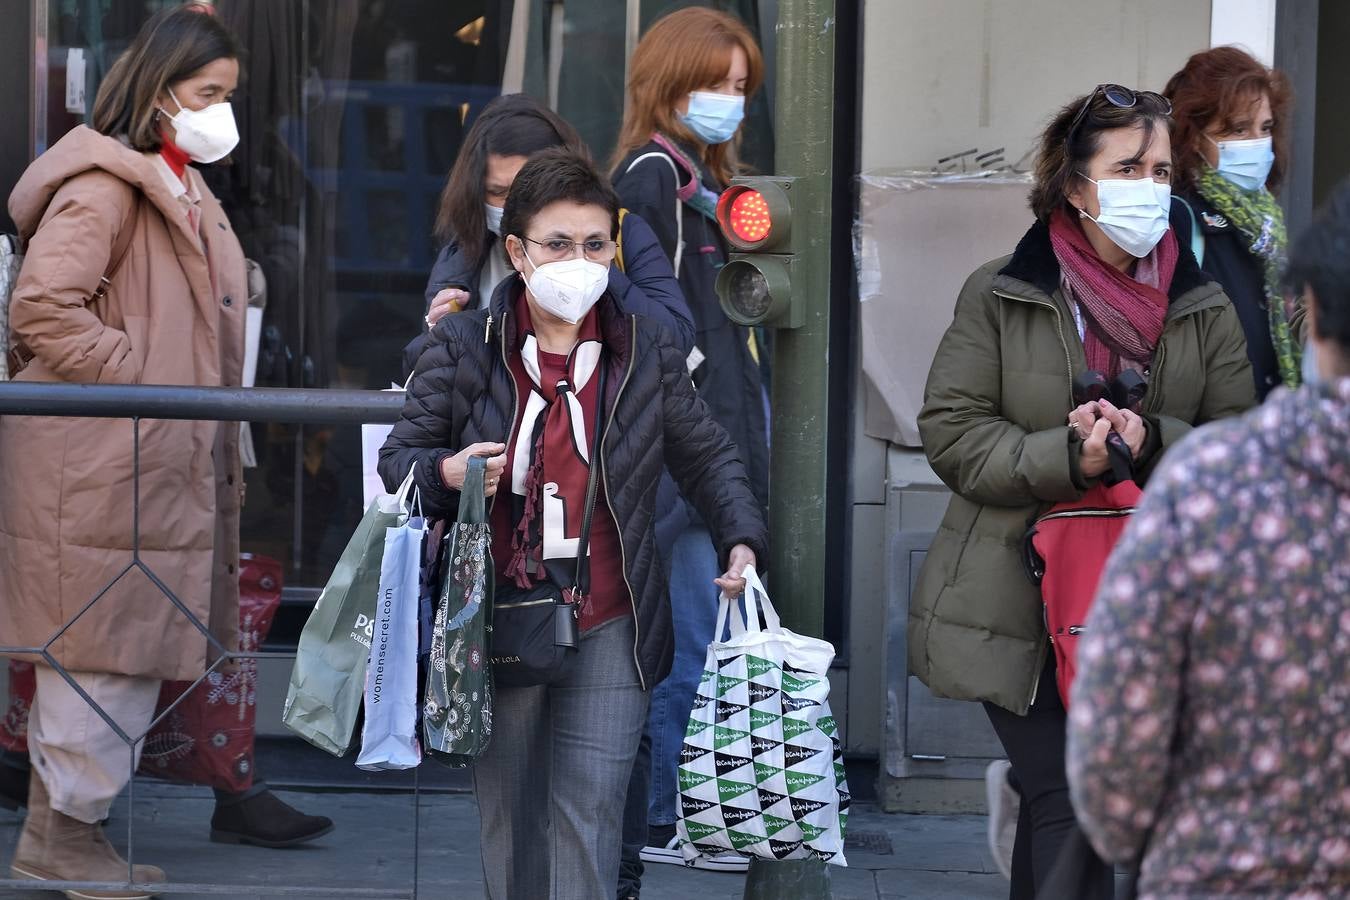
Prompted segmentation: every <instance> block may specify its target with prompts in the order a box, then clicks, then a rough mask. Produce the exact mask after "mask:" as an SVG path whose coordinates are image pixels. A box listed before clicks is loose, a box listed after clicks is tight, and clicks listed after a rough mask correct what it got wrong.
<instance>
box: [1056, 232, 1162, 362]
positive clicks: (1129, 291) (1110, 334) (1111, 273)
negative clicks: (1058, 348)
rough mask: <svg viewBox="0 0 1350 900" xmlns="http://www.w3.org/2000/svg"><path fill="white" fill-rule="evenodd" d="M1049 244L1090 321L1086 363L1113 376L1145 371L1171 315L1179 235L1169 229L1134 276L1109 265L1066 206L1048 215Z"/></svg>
mask: <svg viewBox="0 0 1350 900" xmlns="http://www.w3.org/2000/svg"><path fill="white" fill-rule="evenodd" d="M1050 243H1051V245H1052V246H1053V247H1054V250H1055V258H1056V259H1058V260H1059V268H1060V272H1061V274H1062V278H1063V281H1064V288H1065V293H1066V294H1067V295H1068V300H1069V303H1070V304H1071V305H1072V304H1077V306H1078V308H1079V309H1080V310H1082V313H1083V318H1084V319H1085V320H1086V321H1087V329H1086V333H1085V334H1084V336H1083V349H1084V350H1085V351H1086V353H1087V363H1088V368H1089V369H1092V370H1094V371H1097V372H1101V373H1103V374H1105V375H1106V377H1107V378H1114V377H1115V376H1117V375H1119V374H1120V373H1121V371H1122V370H1124V369H1137V370H1139V371H1140V372H1141V373H1142V372H1143V371H1144V370H1145V369H1147V368H1148V367H1149V365H1150V364H1151V363H1152V361H1153V351H1154V350H1155V349H1156V348H1157V346H1158V339H1159V338H1160V337H1162V332H1163V320H1164V318H1165V317H1166V315H1167V303H1168V289H1169V288H1170V287H1171V286H1172V274H1173V273H1174V272H1175V271H1176V268H1177V253H1178V251H1177V239H1176V235H1174V234H1173V233H1172V230H1171V229H1170V228H1169V229H1168V230H1167V232H1166V233H1165V234H1164V235H1163V237H1162V240H1161V241H1159V242H1158V246H1156V247H1154V248H1153V252H1152V253H1150V254H1149V255H1148V256H1146V257H1144V258H1143V259H1141V260H1139V262H1138V264H1137V265H1136V266H1135V272H1134V275H1133V276H1130V275H1127V274H1126V273H1124V272H1122V271H1120V270H1119V269H1117V268H1116V267H1115V266H1110V265H1107V264H1106V263H1105V262H1103V261H1102V258H1101V257H1100V256H1098V255H1097V251H1096V250H1094V249H1092V244H1091V243H1089V242H1088V239H1087V235H1086V234H1084V233H1083V229H1082V227H1081V226H1080V225H1079V224H1078V223H1077V222H1075V221H1074V220H1073V219H1071V218H1070V217H1069V214H1068V213H1067V212H1065V211H1064V210H1063V209H1060V210H1056V211H1055V214H1054V215H1053V216H1051V218H1050Z"/></svg>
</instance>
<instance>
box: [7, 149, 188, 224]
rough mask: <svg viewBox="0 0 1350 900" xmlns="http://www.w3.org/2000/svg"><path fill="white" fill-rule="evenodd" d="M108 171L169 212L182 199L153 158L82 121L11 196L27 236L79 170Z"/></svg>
mask: <svg viewBox="0 0 1350 900" xmlns="http://www.w3.org/2000/svg"><path fill="white" fill-rule="evenodd" d="M94 171H103V172H107V173H108V174H110V175H113V176H115V177H117V178H120V179H121V180H122V181H125V182H126V183H127V184H128V185H130V186H131V187H133V188H135V189H137V190H139V191H140V192H141V193H143V194H144V195H145V196H146V197H148V198H149V199H150V201H151V202H152V203H154V205H155V206H156V207H158V208H159V210H160V211H161V212H164V213H166V216H167V215H169V214H172V213H173V212H174V211H175V210H176V209H177V206H178V201H177V200H176V199H175V198H174V196H173V194H172V193H171V192H170V190H169V187H168V185H166V184H165V183H164V178H163V177H162V176H161V175H160V173H159V171H158V170H157V169H156V168H155V164H154V161H153V158H152V157H151V156H148V155H146V154H144V153H141V152H140V151H138V150H133V149H132V148H131V147H129V146H127V145H126V144H124V143H122V142H121V141H119V140H117V139H116V138H111V137H108V136H107V135H103V134H99V133H98V132H97V131H94V130H93V129H92V128H89V127H88V126H86V125H80V126H78V127H76V128H74V129H72V130H71V131H70V132H68V133H67V134H66V135H65V136H64V137H62V138H61V140H59V141H57V142H56V143H55V144H54V145H52V147H51V148H50V149H48V150H47V152H46V153H44V154H42V155H41V156H39V157H38V158H37V159H36V160H34V161H33V164H32V165H30V166H29V167H28V169H27V170H26V171H25V172H24V173H23V177H21V178H20V179H19V183H18V184H16V185H15V186H14V191H13V193H11V194H10V195H9V214H10V217H11V218H13V219H14V224H15V225H17V226H18V228H19V234H20V236H21V237H22V238H23V239H24V240H25V241H27V240H28V239H29V238H31V237H32V236H33V233H34V232H36V231H37V227H38V224H39V223H40V222H41V221H42V216H43V214H44V213H45V212H46V211H47V207H48V206H49V205H50V204H51V201H52V197H53V196H55V194H56V192H57V191H58V190H60V188H61V186H62V185H63V184H65V183H66V182H67V181H69V180H70V179H72V178H74V177H76V176H77V175H83V174H84V173H86V172H94Z"/></svg>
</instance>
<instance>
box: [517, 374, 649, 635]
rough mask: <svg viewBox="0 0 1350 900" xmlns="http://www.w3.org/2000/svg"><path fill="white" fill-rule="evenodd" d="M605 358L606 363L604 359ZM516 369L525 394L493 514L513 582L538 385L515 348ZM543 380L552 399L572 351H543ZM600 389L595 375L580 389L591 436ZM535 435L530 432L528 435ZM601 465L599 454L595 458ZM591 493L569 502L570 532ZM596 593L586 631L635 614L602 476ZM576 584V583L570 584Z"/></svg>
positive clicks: (584, 612)
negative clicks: (523, 443)
mask: <svg viewBox="0 0 1350 900" xmlns="http://www.w3.org/2000/svg"><path fill="white" fill-rule="evenodd" d="M602 364H603V363H602ZM510 366H511V375H512V377H513V378H515V380H516V390H517V391H518V392H519V395H520V397H521V403H520V404H519V407H520V408H519V409H517V410H516V421H515V422H514V423H513V429H512V438H511V444H510V446H508V447H507V448H506V469H505V470H504V471H503V472H502V477H501V481H499V482H498V491H497V494H498V496H497V502H496V503H494V504H493V506H492V513H491V516H490V519H491V525H492V558H493V560H495V562H496V566H497V583H498V584H503V585H505V584H511V583H513V580H512V579H510V578H509V577H508V576H507V575H506V574H505V569H506V566H507V563H509V562H510V560H511V553H512V551H511V535H512V533H513V531H514V530H515V525H516V521H517V520H516V513H515V509H516V508H517V506H518V505H519V504H518V502H516V501H517V498H515V497H513V496H512V495H511V483H512V467H513V465H512V464H513V461H514V460H515V455H516V444H517V443H518V442H519V441H520V439H521V434H520V423H521V420H522V419H523V418H524V416H525V403H524V398H526V397H528V396H529V395H530V392H531V391H533V390H534V384H533V382H531V381H530V376H529V374H528V373H527V372H526V371H525V366H524V364H523V363H522V362H521V359H520V354H519V353H513V354H511V359H510ZM539 369H540V375H541V378H540V381H541V382H542V384H543V385H544V388H543V390H542V393H543V394H544V399H546V400H552V399H553V395H552V387H551V386H552V385H554V384H556V383H557V382H558V380H559V379H560V378H562V377H564V376H565V375H566V373H567V357H566V356H563V355H561V354H556V353H545V352H544V351H543V350H540V351H539ZM598 389H599V378H591V379H590V381H589V382H588V383H587V384H586V387H585V388H583V389H582V390H581V391H580V392H579V393H578V394H577V400H578V401H579V402H580V404H581V409H582V412H583V415H584V416H585V419H586V435H587V440H590V439H592V437H593V436H594V434H595V411H596V410H595V400H596V396H595V395H596V391H597V390H598ZM529 439H530V436H529V435H526V436H525V440H527V441H528V440H529ZM593 464H595V465H599V460H598V459H596V460H594V461H593ZM584 507H585V498H584V497H583V498H578V499H577V500H576V503H575V505H573V504H571V503H569V504H568V507H567V515H566V517H565V518H566V529H567V535H566V536H567V537H568V538H575V537H578V536H579V535H580V533H581V513H582V512H583V511H584ZM590 560H591V563H590V566H591V593H590V597H589V598H587V600H586V601H584V602H583V603H582V605H581V621H580V627H581V630H582V631H586V630H587V629H590V628H594V627H595V626H597V625H600V624H603V623H605V622H608V621H610V620H611V619H617V618H618V617H619V616H626V615H632V613H633V601H632V597H631V596H630V594H629V591H628V585H627V583H626V582H625V580H624V574H623V550H622V548H621V547H620V544H619V529H618V527H617V526H616V525H615V524H614V515H613V513H611V512H610V508H609V504H608V502H607V501H606V499H605V483H604V479H603V478H602V479H601V480H600V483H599V485H598V490H597V492H596V498H595V515H594V516H593V517H592V521H591V540H590ZM564 587H566V588H571V585H565V586H564Z"/></svg>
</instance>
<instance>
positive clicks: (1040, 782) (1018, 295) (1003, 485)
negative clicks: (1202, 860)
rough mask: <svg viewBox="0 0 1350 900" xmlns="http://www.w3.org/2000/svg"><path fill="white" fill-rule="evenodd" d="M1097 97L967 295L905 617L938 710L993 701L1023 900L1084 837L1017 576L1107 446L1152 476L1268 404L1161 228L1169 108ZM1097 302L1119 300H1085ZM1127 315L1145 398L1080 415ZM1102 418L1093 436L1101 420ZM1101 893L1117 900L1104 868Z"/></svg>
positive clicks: (1034, 611)
mask: <svg viewBox="0 0 1350 900" xmlns="http://www.w3.org/2000/svg"><path fill="white" fill-rule="evenodd" d="M1103 87H1106V89H1105V90H1104V89H1103V88H1102V87H1099V88H1098V89H1097V90H1096V91H1094V92H1093V93H1092V94H1091V95H1088V96H1087V97H1085V98H1079V100H1078V101H1076V102H1075V103H1073V104H1070V105H1069V106H1067V107H1065V108H1064V110H1063V111H1062V112H1061V113H1060V114H1059V115H1058V116H1057V117H1056V118H1055V120H1054V121H1053V122H1052V123H1051V125H1050V126H1049V127H1048V128H1047V130H1046V133H1045V135H1044V137H1043V139H1042V148H1041V155H1040V160H1039V162H1038V166H1037V172H1036V174H1037V184H1036V187H1035V189H1034V190H1033V193H1032V198H1031V199H1032V208H1033V210H1034V211H1035V212H1036V214H1037V221H1036V223H1035V224H1034V225H1032V227H1031V228H1030V230H1029V231H1028V232H1027V233H1026V235H1025V236H1024V237H1023V239H1022V241H1021V242H1020V243H1019V244H1018V246H1017V249H1016V251H1015V252H1014V253H1013V254H1012V256H1010V257H1005V258H1003V259H999V260H995V261H994V262H991V263H988V264H987V265H985V266H983V267H981V268H980V269H978V270H977V271H976V272H975V273H974V274H972V275H971V276H970V278H969V279H968V280H967V281H966V284H965V287H964V288H963V289H962V291H961V294H960V296H959V297H958V299H957V302H956V310H955V314H954V318H953V321H952V324H951V326H950V327H949V328H948V330H947V333H946V334H945V336H944V337H943V339H942V342H941V344H940V345H939V347H938V351H937V355H936V357H935V359H934V361H933V365H932V369H931V371H930V373H929V376H928V383H927V387H926V392H925V403H924V407H923V410H922V412H921V413H920V415H919V430H920V434H921V435H922V438H923V446H924V451H925V453H926V454H927V456H928V460H929V462H930V463H931V465H932V466H933V469H934V471H935V472H936V473H937V474H938V476H939V477H941V478H942V480H943V482H944V483H946V484H947V486H948V487H950V488H951V489H952V491H953V492H954V496H953V497H952V500H951V504H950V506H949V507H948V510H947V514H946V517H945V518H944V519H943V522H942V525H941V527H940V528H939V530H938V532H937V536H936V538H935V540H934V542H933V544H932V547H931V548H930V550H929V552H928V555H927V559H926V561H925V564H924V568H923V571H922V572H921V574H920V576H919V581H918V584H917V585H916V588H915V591H914V594H913V596H912V599H911V605H910V613H909V622H908V643H909V664H910V669H911V671H913V673H914V674H915V675H917V676H918V677H919V679H920V680H922V681H923V682H924V683H925V684H927V685H928V687H929V688H930V689H931V690H932V691H933V693H935V694H937V695H938V696H942V697H950V698H955V699H960V700H976V701H983V702H984V703H985V706H986V710H987V711H988V713H989V717H990V720H991V722H992V723H993V725H994V727H995V730H996V732H998V734H999V737H1000V740H1001V741H1002V743H1003V745H1004V747H1005V749H1006V750H1007V752H1008V756H1009V758H1010V760H1011V762H1012V767H1013V773H1014V775H1016V776H1017V780H1018V781H1020V782H1021V789H1022V797H1023V803H1022V806H1023V810H1022V818H1021V819H1020V820H1019V825H1026V826H1027V827H1029V828H1031V829H1032V831H1031V835H1030V836H1027V837H1026V843H1027V846H1026V847H1025V848H1022V849H1019V850H1017V851H1015V852H1014V863H1013V877H1014V886H1013V896H1014V897H1023V896H1032V894H1031V893H1029V892H1028V891H1029V890H1034V889H1035V883H1036V882H1043V881H1044V877H1045V875H1046V874H1048V869H1049V867H1050V866H1051V865H1052V864H1053V861H1054V858H1055V856H1056V855H1057V853H1058V850H1059V846H1060V845H1061V844H1062V841H1063V837H1064V835H1065V834H1066V833H1067V832H1068V830H1069V829H1071V828H1072V826H1073V815H1072V809H1071V807H1070V806H1069V804H1068V799H1067V782H1066V781H1065V779H1064V773H1063V753H1064V751H1063V734H1064V721H1065V714H1064V709H1063V706H1062V704H1061V703H1060V702H1059V698H1058V696H1057V691H1056V688H1055V680H1054V665H1053V654H1051V653H1048V645H1047V639H1046V631H1045V625H1044V618H1043V607H1042V604H1041V597H1040V591H1039V589H1038V588H1037V587H1036V586H1035V585H1033V584H1032V583H1031V581H1030V579H1029V578H1028V577H1027V575H1026V572H1025V569H1024V566H1023V563H1022V557H1021V543H1022V539H1023V536H1024V535H1025V533H1026V531H1027V528H1028V525H1029V523H1030V521H1031V520H1032V519H1034V518H1035V517H1036V516H1037V515H1038V514H1039V513H1042V512H1044V511H1045V510H1046V509H1048V508H1049V506H1050V505H1052V504H1054V503H1056V502H1059V501H1068V500H1075V499H1077V498H1079V497H1080V496H1081V494H1082V493H1083V492H1084V491H1085V490H1086V489H1087V488H1088V487H1089V486H1090V484H1091V483H1092V481H1093V480H1095V476H1096V475H1097V474H1100V472H1101V471H1102V470H1103V468H1104V465H1105V456H1106V454H1105V441H1106V434H1107V432H1109V431H1111V430H1116V431H1119V432H1121V434H1122V436H1123V437H1124V438H1125V439H1126V442H1127V444H1129V446H1130V449H1131V451H1132V452H1133V454H1134V457H1135V468H1136V471H1138V472H1142V473H1143V474H1144V475H1145V476H1146V475H1147V473H1148V472H1149V471H1150V470H1151V468H1152V466H1153V465H1154V464H1155V463H1156V462H1157V460H1158V459H1159V457H1160V456H1161V455H1162V453H1163V451H1164V450H1165V449H1166V448H1167V447H1169V446H1171V445H1172V444H1173V443H1175V442H1176V441H1177V440H1179V439H1180V438H1181V437H1182V436H1184V435H1185V434H1186V433H1187V432H1189V431H1190V430H1191V429H1192V427H1194V426H1196V425H1200V424H1203V423H1205V422H1208V421H1211V420H1213V419H1218V418H1221V417H1224V416H1230V415H1234V414H1237V413H1240V412H1242V411H1243V410H1244V409H1246V408H1248V407H1249V406H1251V405H1253V404H1254V402H1255V396H1254V390H1253V382H1252V375H1251V369H1250V365H1249V363H1248V360H1247V353H1246V344H1245V339H1244V337H1243V332H1242V328H1241V326H1240V324H1239V321H1238V318H1237V316H1236V314H1235V312H1234V310H1233V308H1232V305H1231V304H1230V303H1229V301H1228V298H1227V297H1226V296H1225V295H1224V293H1223V291H1222V289H1221V288H1220V287H1219V286H1218V285H1217V284H1215V283H1213V282H1212V281H1210V280H1209V278H1208V276H1206V275H1205V274H1204V273H1202V272H1201V271H1200V269H1199V267H1198V266H1197V265H1196V262H1195V259H1194V257H1193V256H1192V255H1191V253H1190V251H1189V249H1188V248H1186V247H1184V246H1179V245H1178V243H1177V241H1176V239H1175V237H1174V236H1172V235H1171V234H1169V233H1167V231H1166V223H1167V203H1166V202H1157V203H1156V205H1157V209H1156V210H1155V209H1153V205H1154V204H1155V201H1154V198H1155V196H1156V197H1157V200H1158V201H1163V200H1165V196H1166V192H1167V187H1166V185H1167V182H1168V180H1169V177H1170V144H1169V141H1168V135H1167V121H1168V120H1167V112H1168V111H1170V106H1167V105H1166V100H1164V99H1163V98H1161V97H1158V96H1157V95H1155V94H1146V93H1140V94H1136V93H1135V92H1133V91H1128V90H1127V89H1125V88H1118V87H1117V86H1109V87H1107V86H1103ZM1089 176H1090V177H1089ZM1098 183H1100V184H1098ZM1122 195H1126V196H1128V198H1129V200H1128V202H1127V203H1125V204H1121V203H1120V202H1119V198H1120V197H1121V196H1122ZM1122 206H1123V207H1125V209H1124V214H1123V215H1122V214H1121V213H1122ZM1131 248H1132V249H1131ZM1075 251H1076V253H1077V255H1075ZM1061 259H1064V260H1068V262H1065V263H1062V262H1061ZM1066 266H1067V267H1068V269H1067V271H1066V268H1065V267H1066ZM1112 268H1114V269H1115V271H1114V272H1112V271H1110V270H1111V269H1112ZM1155 272H1156V273H1161V274H1155ZM1122 275H1124V276H1126V277H1124V278H1122V277H1121V276H1122ZM1078 276H1081V277H1078ZM1150 276H1152V277H1153V278H1154V281H1153V282H1149V281H1148V279H1149V277H1150ZM1075 277H1077V280H1074V279H1075ZM1130 279H1134V280H1133V281H1132V280H1130ZM1097 284H1110V285H1112V287H1110V288H1103V290H1102V292H1101V293H1099V294H1097V295H1092V293H1091V292H1090V291H1088V290H1085V285H1088V286H1091V285H1097ZM1141 285H1143V286H1141ZM1150 291H1151V292H1150ZM1121 296H1127V297H1128V299H1129V300H1131V301H1134V300H1136V299H1137V297H1140V296H1142V297H1144V298H1146V299H1147V298H1153V299H1152V306H1151V307H1149V304H1148V303H1147V302H1143V303H1141V305H1142V306H1143V307H1147V308H1148V311H1147V312H1145V313H1143V314H1142V315H1143V316H1144V317H1145V318H1147V317H1149V316H1150V315H1151V316H1152V317H1153V318H1152V320H1151V321H1152V325H1151V326H1150V327H1151V328H1152V335H1153V338H1152V340H1150V341H1148V342H1147V349H1148V351H1149V352H1148V353H1146V354H1144V355H1143V358H1141V355H1140V353H1139V352H1136V353H1135V355H1134V356H1131V357H1130V360H1124V359H1123V357H1122V356H1121V355H1120V354H1119V353H1117V354H1116V355H1113V356H1111V357H1110V358H1111V361H1112V364H1113V368H1115V369H1119V368H1120V367H1121V365H1122V364H1124V367H1126V368H1134V369H1135V370H1137V371H1140V372H1141V373H1142V374H1143V375H1144V376H1145V377H1146V379H1147V381H1148V383H1149V386H1148V391H1147V394H1146V396H1145V397H1144V400H1143V401H1142V404H1141V405H1140V406H1139V407H1138V408H1137V409H1136V410H1134V411H1130V412H1123V411H1120V410H1116V409H1114V408H1109V409H1107V410H1098V411H1097V412H1093V410H1090V409H1087V408H1085V407H1083V408H1079V409H1078V410H1075V404H1074V403H1073V389H1072V383H1073V379H1074V377H1075V376H1076V375H1078V374H1080V373H1082V372H1084V371H1086V370H1088V369H1089V368H1102V366H1100V365H1098V366H1092V367H1090V366H1089V365H1088V358H1089V351H1088V350H1087V349H1085V345H1086V346H1087V347H1091V348H1093V349H1092V351H1091V352H1092V353H1094V354H1096V355H1095V357H1094V358H1095V359H1097V360H1099V361H1100V360H1101V359H1103V356H1102V353H1103V351H1102V349H1101V348H1102V347H1104V346H1105V347H1109V348H1112V350H1113V351H1114V350H1115V348H1118V347H1120V346H1122V342H1121V341H1119V340H1117V339H1118V338H1119V337H1120V335H1119V333H1117V332H1115V331H1110V330H1109V329H1106V327H1105V326H1101V327H1099V326H1098V324H1097V323H1098V322H1100V321H1103V315H1102V312H1103V310H1104V309H1105V311H1106V313H1107V314H1110V309H1106V307H1108V306H1110V304H1111V302H1112V298H1114V301H1115V302H1116V303H1117V304H1121V305H1123V306H1124V307H1129V304H1128V303H1127V302H1124V301H1121V300H1120V297H1121ZM1103 297H1105V298H1108V299H1106V300H1103V299H1102V298H1103ZM1134 309H1135V307H1129V309H1128V314H1129V315H1135V314H1136V313H1135V312H1134ZM1125 317H1126V313H1124V312H1123V313H1121V318H1125ZM1144 331H1145V332H1148V331H1149V328H1145V329H1144ZM1132 334H1133V333H1132ZM1094 341H1096V342H1097V343H1095V344H1094ZM1126 343H1128V342H1126ZM1106 374H1107V375H1108V377H1110V376H1111V375H1113V374H1115V372H1114V371H1113V372H1108V373H1106ZM1108 413H1109V417H1110V421H1109V422H1108V424H1105V425H1101V426H1100V427H1099V429H1098V430H1097V431H1096V432H1094V431H1093V427H1094V418H1095V417H1097V416H1100V418H1101V421H1103V422H1107V421H1108V420H1107V416H1108ZM1071 414H1072V415H1073V416H1074V417H1076V418H1071ZM1074 426H1079V427H1078V430H1076V429H1075V427H1074ZM1047 695H1048V696H1047ZM1042 803H1044V804H1048V805H1049V806H1048V807H1047V808H1039V809H1037V808H1036V807H1037V804H1042ZM1033 819H1034V820H1035V821H1034V824H1033V822H1032V820H1033ZM1023 838H1024V836H1023V835H1019V846H1020V845H1021V843H1022V840H1023ZM1033 839H1034V840H1035V843H1034V845H1033V843H1032V842H1033ZM1019 854H1021V855H1023V859H1022V860H1021V862H1020V863H1019V861H1018V856H1019ZM1033 869H1034V873H1035V874H1034V877H1033V875H1032V870H1033ZM1019 872H1020V874H1019ZM1102 880H1103V885H1102V892H1103V896H1106V895H1107V894H1108V892H1109V880H1110V870H1109V867H1103V869H1102ZM1019 882H1020V883H1019Z"/></svg>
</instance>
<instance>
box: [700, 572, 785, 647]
mask: <svg viewBox="0 0 1350 900" xmlns="http://www.w3.org/2000/svg"><path fill="white" fill-rule="evenodd" d="M741 577H743V578H744V579H745V591H744V593H742V594H741V596H740V597H729V596H727V595H726V594H722V595H721V599H720V601H719V603H718V607H717V631H716V634H717V640H719V641H720V640H721V639H722V634H723V633H724V632H725V631H726V629H727V627H728V626H730V628H731V637H732V638H733V639H735V638H738V637H740V636H741V635H743V634H746V633H747V632H749V633H751V634H757V633H759V632H761V631H765V632H768V633H770V634H777V633H779V632H781V631H782V630H783V623H782V620H780V619H779V618H778V611H777V610H776V609H774V608H773V602H772V601H771V600H769V592H768V591H766V590H765V589H764V582H762V581H760V580H759V573H757V572H756V571H755V567H754V566H746V567H745V571H744V572H743V573H742V575H741ZM738 600H743V601H744V604H745V616H744V618H742V616H741V612H740V610H739V609H737V608H736V601H738ZM761 614H763V617H764V625H763V626H762V627H761V625H760V615H761Z"/></svg>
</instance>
